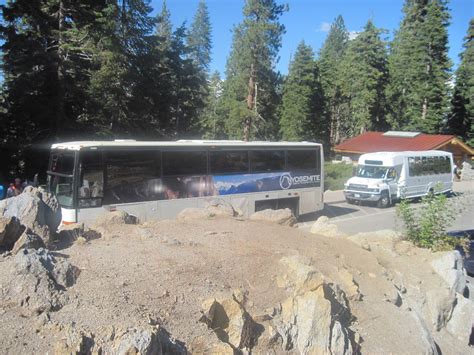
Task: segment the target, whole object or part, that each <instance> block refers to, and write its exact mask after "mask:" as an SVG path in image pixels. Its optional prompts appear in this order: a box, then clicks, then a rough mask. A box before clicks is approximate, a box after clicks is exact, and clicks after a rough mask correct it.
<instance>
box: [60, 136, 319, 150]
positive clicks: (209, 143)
mask: <svg viewBox="0 0 474 355" xmlns="http://www.w3.org/2000/svg"><path fill="white" fill-rule="evenodd" d="M216 146H222V147H317V146H321V144H320V143H312V142H262V141H255V142H244V141H238V140H178V141H174V142H171V141H167V142H163V141H136V140H131V139H130V140H129V139H116V140H113V141H78V142H64V143H55V144H53V145H52V146H51V149H67V150H81V149H83V148H90V147H115V148H116V147H216Z"/></svg>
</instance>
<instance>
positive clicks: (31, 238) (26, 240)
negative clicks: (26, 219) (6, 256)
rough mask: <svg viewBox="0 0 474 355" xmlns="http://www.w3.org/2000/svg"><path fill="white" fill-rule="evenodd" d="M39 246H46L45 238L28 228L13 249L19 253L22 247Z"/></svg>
mask: <svg viewBox="0 0 474 355" xmlns="http://www.w3.org/2000/svg"><path fill="white" fill-rule="evenodd" d="M39 248H46V246H45V245H44V242H43V239H41V238H40V237H39V236H38V235H37V234H35V233H33V232H32V231H31V230H29V229H28V228H27V229H26V230H25V231H24V232H23V234H22V235H21V236H20V238H18V240H17V241H16V242H15V245H14V246H13V249H12V253H13V254H17V253H18V252H19V251H20V250H22V249H39Z"/></svg>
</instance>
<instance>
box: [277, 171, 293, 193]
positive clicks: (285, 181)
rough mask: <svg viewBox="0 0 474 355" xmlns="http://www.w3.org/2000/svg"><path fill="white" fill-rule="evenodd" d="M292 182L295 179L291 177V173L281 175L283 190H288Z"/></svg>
mask: <svg viewBox="0 0 474 355" xmlns="http://www.w3.org/2000/svg"><path fill="white" fill-rule="evenodd" d="M292 184H293V179H292V178H291V175H290V174H289V173H285V174H283V175H282V176H280V187H281V188H282V189H283V190H288V189H289V188H290V187H291V185H292Z"/></svg>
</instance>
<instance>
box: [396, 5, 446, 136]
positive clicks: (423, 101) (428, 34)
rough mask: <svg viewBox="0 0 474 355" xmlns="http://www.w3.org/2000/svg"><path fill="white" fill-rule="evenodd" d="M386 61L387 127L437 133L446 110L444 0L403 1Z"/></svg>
mask: <svg viewBox="0 0 474 355" xmlns="http://www.w3.org/2000/svg"><path fill="white" fill-rule="evenodd" d="M403 12H404V18H403V20H402V23H401V25H400V29H399V30H398V32H397V33H396V34H395V38H394V41H393V43H392V46H391V53H390V56H389V73H390V85H389V86H388V89H387V95H388V99H389V103H390V114H389V120H390V124H391V125H392V126H393V127H394V128H396V129H404V130H420V131H423V132H426V133H435V132H438V131H439V129H440V127H441V123H442V121H443V120H444V119H445V118H446V114H447V112H446V111H447V108H448V101H447V100H448V94H449V86H448V80H449V75H450V67H451V63H450V61H449V58H448V34H447V26H448V24H449V18H450V16H449V12H448V9H447V6H446V1H445V0H406V1H405V4H404V7H403Z"/></svg>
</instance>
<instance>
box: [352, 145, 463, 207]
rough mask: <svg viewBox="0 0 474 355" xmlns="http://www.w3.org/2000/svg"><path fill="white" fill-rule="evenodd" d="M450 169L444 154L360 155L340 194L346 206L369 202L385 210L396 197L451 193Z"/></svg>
mask: <svg viewBox="0 0 474 355" xmlns="http://www.w3.org/2000/svg"><path fill="white" fill-rule="evenodd" d="M453 169H454V165H453V156H452V154H451V153H448V152H444V151H438V150H429V151H418V152H378V153H369V154H363V155H361V156H360V158H359V163H358V166H357V174H356V176H353V177H352V178H350V179H349V180H348V181H347V182H346V183H345V188H344V195H345V197H346V201H347V202H348V203H354V202H355V201H372V202H376V203H377V206H378V207H387V206H389V205H391V204H392V203H393V201H395V200H398V199H400V198H412V197H420V196H425V195H427V194H428V193H430V192H433V193H447V192H452V188H453Z"/></svg>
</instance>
